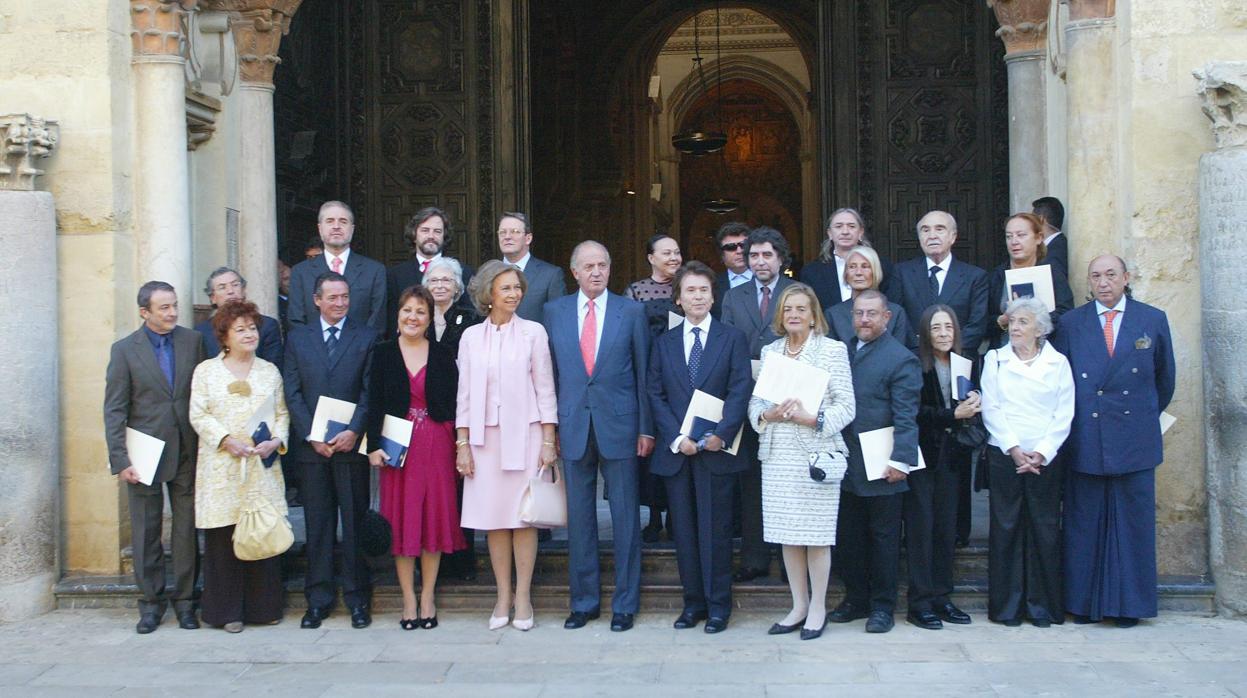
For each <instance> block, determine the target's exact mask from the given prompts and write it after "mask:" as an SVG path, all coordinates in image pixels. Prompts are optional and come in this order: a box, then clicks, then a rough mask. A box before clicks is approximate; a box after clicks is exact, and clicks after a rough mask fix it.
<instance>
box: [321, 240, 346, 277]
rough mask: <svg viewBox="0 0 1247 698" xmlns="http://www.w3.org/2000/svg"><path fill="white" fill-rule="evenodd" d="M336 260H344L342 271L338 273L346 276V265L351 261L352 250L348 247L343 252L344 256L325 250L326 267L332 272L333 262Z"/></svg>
mask: <svg viewBox="0 0 1247 698" xmlns="http://www.w3.org/2000/svg"><path fill="white" fill-rule="evenodd" d="M335 259H340V260H342V269H341V270H340V271H339V272H338V273H339V274H346V263H347V262H348V261H350V259H351V248H349V247H348V248H346V249H345V250H342V254H333V253H332V252H330V251H329V250H328V248H326V249H325V266H327V267H329V270H330V271H332V270H333V260H335Z"/></svg>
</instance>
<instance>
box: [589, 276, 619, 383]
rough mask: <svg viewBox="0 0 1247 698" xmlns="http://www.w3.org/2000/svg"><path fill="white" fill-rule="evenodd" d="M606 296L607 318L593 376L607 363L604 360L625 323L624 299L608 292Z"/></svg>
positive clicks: (603, 322) (604, 322) (594, 362)
mask: <svg viewBox="0 0 1247 698" xmlns="http://www.w3.org/2000/svg"><path fill="white" fill-rule="evenodd" d="M603 295H605V296H606V318H605V319H604V320H603V321H602V339H601V341H600V342H598V353H597V358H596V359H594V361H593V375H595V376H596V375H597V374H598V369H599V368H601V367H602V364H603V363H605V362H604V361H603V360H602V359H604V358H605V357H606V354H607V352H609V351H610V350H611V347H613V346H614V345H615V335H617V334H619V326H620V325H621V324H622V323H623V320H622V319H621V318H622V317H623V297H622V296H616V295H615V294H613V293H611V292H610V291H607V292H606V293H605V294H603Z"/></svg>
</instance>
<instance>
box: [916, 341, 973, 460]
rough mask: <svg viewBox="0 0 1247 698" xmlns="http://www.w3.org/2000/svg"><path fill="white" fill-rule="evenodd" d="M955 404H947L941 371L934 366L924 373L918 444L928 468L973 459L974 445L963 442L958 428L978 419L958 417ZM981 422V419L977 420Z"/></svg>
mask: <svg viewBox="0 0 1247 698" xmlns="http://www.w3.org/2000/svg"><path fill="white" fill-rule="evenodd" d="M978 366H979V364H977V363H975V364H974V374H975V375H974V376H972V379H973V380H974V383H975V384H976V385H977V384H978V375H977V374H978ZM956 405H957V402H956V400H954V401H953V406H952V407H948V406H946V405H945V404H944V393H943V389H942V388H941V387H940V378H939V374H938V373H936V371H935V369H934V368H932V369H931V370H930V371H924V372H923V373H922V393H921V395H920V401H919V404H918V447H919V448H921V449H922V457H923V459H924V460H925V461H926V463H927V467H928V468H959V467H961V466H962V465H963V464H968V463H969V462H970V460H969V458H970V452H969V451H970V449H968V448H966V447H965V446H962V445H961V444H960V443H959V442H958V441H957V437H956V431H957V430H958V429H964V428H966V426H967V425H969V424H970V423H971V422H973V421H976V420H971V419H957V417H956V416H954V410H955V409H956ZM977 421H978V422H979V423H981V422H982V420H981V419H979V420H977Z"/></svg>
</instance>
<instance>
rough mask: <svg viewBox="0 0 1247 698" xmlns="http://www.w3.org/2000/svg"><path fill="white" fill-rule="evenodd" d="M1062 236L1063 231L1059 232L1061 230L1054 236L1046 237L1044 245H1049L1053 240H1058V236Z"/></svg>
mask: <svg viewBox="0 0 1247 698" xmlns="http://www.w3.org/2000/svg"><path fill="white" fill-rule="evenodd" d="M1060 234H1061V231H1059V230H1058V231H1056V232H1055V233H1053V234H1051V235H1048V236H1045V237H1044V239H1043V244H1044V245H1047V244H1048V243H1050V242H1052V241H1053V240H1055V239H1057V236H1058V235H1060Z"/></svg>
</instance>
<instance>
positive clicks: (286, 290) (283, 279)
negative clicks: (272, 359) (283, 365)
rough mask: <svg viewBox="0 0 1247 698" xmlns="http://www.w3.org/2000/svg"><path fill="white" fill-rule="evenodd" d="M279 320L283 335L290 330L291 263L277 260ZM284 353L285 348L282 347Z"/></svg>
mask: <svg viewBox="0 0 1247 698" xmlns="http://www.w3.org/2000/svg"><path fill="white" fill-rule="evenodd" d="M277 321H278V322H279V323H281V336H282V337H285V336H286V333H287V332H289V331H290V265H289V264H286V263H285V262H283V261H281V260H280V259H279V260H277ZM282 351H283V353H284V352H285V349H284V348H283V349H282Z"/></svg>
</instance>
